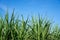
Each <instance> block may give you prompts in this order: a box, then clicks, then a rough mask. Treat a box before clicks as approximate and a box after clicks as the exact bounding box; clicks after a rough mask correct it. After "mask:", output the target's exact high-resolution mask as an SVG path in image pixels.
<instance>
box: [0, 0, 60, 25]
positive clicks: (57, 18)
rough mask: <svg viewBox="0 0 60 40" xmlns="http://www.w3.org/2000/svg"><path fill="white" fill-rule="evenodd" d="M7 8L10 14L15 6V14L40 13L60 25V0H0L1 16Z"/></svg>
mask: <svg viewBox="0 0 60 40" xmlns="http://www.w3.org/2000/svg"><path fill="white" fill-rule="evenodd" d="M7 8H8V11H9V16H11V14H12V11H13V9H14V8H15V15H19V16H21V14H22V15H23V16H24V18H26V17H27V16H32V15H35V16H37V15H38V14H40V15H41V16H47V18H48V19H51V20H52V21H54V22H55V23H57V24H59V25H60V0H0V16H2V17H3V16H4V15H5V13H6V10H7Z"/></svg>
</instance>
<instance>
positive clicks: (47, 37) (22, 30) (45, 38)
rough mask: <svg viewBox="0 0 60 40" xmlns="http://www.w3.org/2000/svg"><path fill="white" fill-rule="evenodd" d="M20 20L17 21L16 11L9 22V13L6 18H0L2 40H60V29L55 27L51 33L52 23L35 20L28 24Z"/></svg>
mask: <svg viewBox="0 0 60 40" xmlns="http://www.w3.org/2000/svg"><path fill="white" fill-rule="evenodd" d="M28 21H29V20H28V18H27V20H24V18H23V16H22V20H19V19H18V18H17V19H15V16H14V10H13V13H12V16H11V19H10V20H9V15H8V12H7V13H6V15H5V18H4V19H3V18H0V40H60V29H58V26H55V29H54V30H53V29H52V31H53V32H51V25H52V24H51V22H50V21H49V20H45V19H42V18H41V17H39V18H38V19H34V18H33V17H32V20H30V21H29V22H28Z"/></svg>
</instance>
